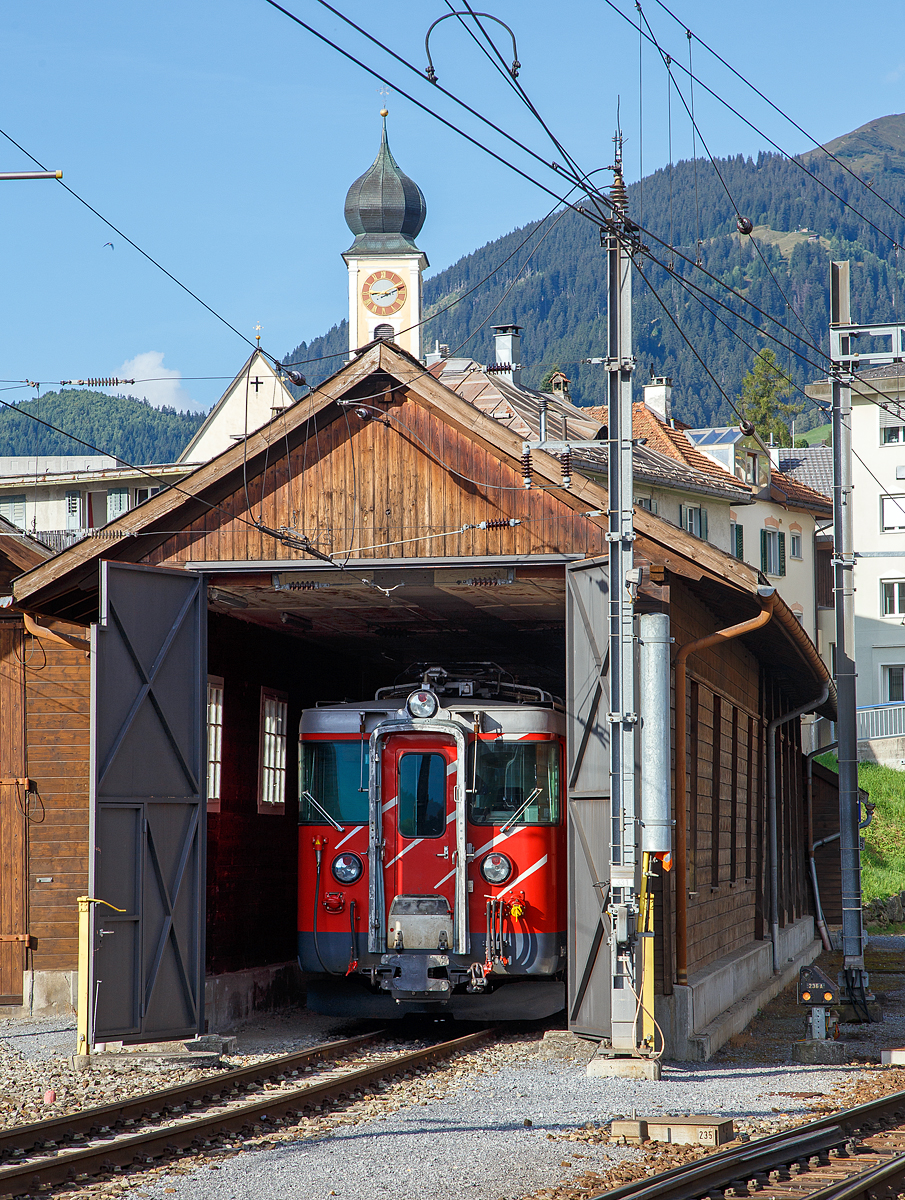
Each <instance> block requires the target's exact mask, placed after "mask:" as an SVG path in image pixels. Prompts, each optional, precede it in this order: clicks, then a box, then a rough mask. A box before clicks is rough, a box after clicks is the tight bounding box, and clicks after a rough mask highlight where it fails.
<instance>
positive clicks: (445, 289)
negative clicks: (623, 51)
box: [286, 116, 905, 429]
mask: <svg viewBox="0 0 905 1200" xmlns="http://www.w3.org/2000/svg"><path fill="white" fill-rule="evenodd" d="M832 146H833V149H834V152H835V153H836V154H838V155H839V156H840V157H842V158H843V159H844V160H846V161H847V162H848V163H850V164H851V165H852V169H856V168H857V169H858V170H859V171H861V173H862V174H864V173H865V171H866V170H867V169H869V173H870V183H871V184H872V187H865V186H863V184H862V183H861V182H859V180H858V179H855V178H852V176H851V175H849V174H847V173H846V172H845V171H843V169H842V168H841V167H839V166H838V165H836V164H834V163H833V162H832V161H831V160H829V159H828V158H826V156H825V155H821V154H819V153H818V152H814V153H813V154H810V155H808V156H806V157H807V166H808V170H810V171H811V172H813V174H815V175H816V176H817V177H818V178H819V180H821V181H823V182H824V183H826V184H828V185H829V187H830V188H831V189H832V190H833V192H835V193H836V196H833V195H832V194H830V192H829V191H827V190H825V189H824V188H823V187H822V186H821V185H820V183H818V182H817V181H816V180H814V179H810V178H808V176H807V175H806V174H805V173H804V172H803V171H802V170H801V169H800V168H799V166H797V165H796V163H794V162H791V161H789V160H788V159H785V158H783V157H782V156H780V155H777V154H760V155H758V157H757V159H756V160H754V159H751V158H747V159H746V158H744V157H743V156H741V155H738V156H737V157H734V158H727V159H719V160H717V167H718V168H719V173H720V175H722V177H723V180H724V182H725V187H724V186H723V183H721V181H720V179H719V178H718V176H717V173H716V171H715V170H714V168H713V165H712V164H711V163H710V162H709V160H706V159H698V160H697V162H696V163H694V162H681V163H678V164H676V165H675V166H673V167H672V168H664V169H663V170H659V171H657V172H655V173H654V174H653V175H651V176H648V177H647V178H645V179H644V180H643V181H642V182H641V183H640V184H635V185H633V186H632V187H630V188H629V203H630V211H631V213H632V216H633V217H634V219H635V220H637V221H638V222H639V224H641V225H642V226H643V227H644V228H645V229H647V230H649V231H650V233H651V234H653V235H655V237H657V238H660V239H662V240H663V241H664V242H666V243H671V244H673V245H674V246H675V247H676V249H677V251H678V253H680V254H683V255H685V256H686V258H688V259H691V260H692V264H693V263H694V260H695V258H696V256H697V250H696V243H697V242H698V240H699V239H700V256H701V260H702V265H703V266H704V267H705V269H706V270H707V271H709V272H710V273H711V275H713V276H716V277H717V279H718V280H720V281H722V282H724V283H727V284H730V285H731V286H732V287H734V288H736V289H737V290H738V291H740V292H741V293H742V294H743V295H744V296H745V297H746V298H747V299H748V300H750V301H751V302H752V303H753V304H754V305H756V306H757V307H758V308H760V309H762V310H763V312H764V313H765V314H766V316H761V315H760V314H759V313H757V312H756V311H755V310H753V309H751V308H749V307H747V306H745V305H743V304H740V303H739V302H738V301H736V300H734V299H733V298H732V297H729V296H728V294H727V293H726V292H725V291H724V290H723V289H722V288H721V287H720V286H719V284H717V283H714V282H713V281H712V280H707V279H706V278H705V277H703V276H702V275H701V274H700V272H696V271H695V270H694V267H693V266H689V265H688V264H687V263H684V262H682V260H681V259H680V258H679V257H678V254H677V256H676V258H675V271H674V273H670V271H669V270H667V269H666V268H667V266H668V263H669V259H670V254H669V251H668V250H666V249H664V248H663V247H662V246H660V245H658V244H657V242H656V241H655V240H654V239H653V238H650V237H648V238H645V239H644V240H645V241H646V242H647V243H648V245H649V247H650V252H651V253H650V256H648V257H647V258H645V260H644V261H643V263H642V270H643V273H644V276H645V277H646V279H647V281H648V283H649V284H650V286H648V283H645V281H644V280H642V279H641V277H640V276H639V274H638V273H637V272H636V273H635V277H634V298H635V304H634V332H635V354H636V357H637V360H638V371H637V373H636V380H637V383H638V386H639V387H640V385H641V383H643V382H644V379H645V378H646V377H647V376H648V372H649V368H650V367H652V368H653V370H654V373H655V374H657V375H669V376H672V378H673V380H674V383H675V389H676V390H675V393H674V400H675V402H676V406H677V413H678V415H680V416H681V417H683V418H684V419H685V420H688V421H691V422H693V423H694V424H706V423H711V422H722V421H727V420H729V419H730V417H731V414H730V412H729V409H728V407H727V405H726V403H725V401H724V400H723V399H722V397H721V395H720V393H719V390H718V388H717V387H716V385H715V384H714V383H713V382H712V381H711V380H710V379H709V378H708V376H707V374H706V372H705V371H704V369H703V368H702V367H701V365H700V363H699V362H698V361H697V359H696V358H695V355H694V353H693V352H692V350H691V349H690V348H689V347H688V345H687V344H686V343H685V341H684V340H683V337H682V334H680V333H679V332H678V331H677V330H676V328H675V325H673V323H672V321H671V320H670V316H671V317H672V318H673V319H674V320H675V321H676V322H677V323H678V325H679V326H680V327H681V330H682V333H684V335H685V337H687V338H688V341H690V342H691V344H692V345H693V346H694V349H695V350H696V351H697V352H698V354H700V356H701V358H703V360H704V362H705V363H706V364H707V366H708V367H709V369H710V371H711V372H712V373H713V375H714V376H715V377H716V379H717V380H718V381H719V383H720V385H721V386H722V388H723V389H724V390H725V391H726V392H727V393H728V394H729V395H730V396H731V397H733V398H734V397H735V396H736V395H737V394H738V393H739V392H740V390H741V383H742V379H743V377H744V375H745V373H746V372H747V371H748V370H750V368H751V365H752V361H753V358H754V353H755V351H756V350H760V349H761V348H763V347H765V346H771V347H772V348H773V350H774V351H775V353H776V355H777V359H778V360H779V363H780V365H781V366H782V367H783V369H784V370H787V371H788V372H789V373H790V374H791V377H792V378H793V379H794V380H795V382H796V383H797V384H799V386H803V385H804V384H805V383H807V382H809V381H810V380H812V379H816V378H818V377H820V374H821V371H822V370H823V369H824V360H823V358H822V356H821V355H820V354H819V353H818V351H817V349H816V347H821V348H823V349H827V347H828V338H827V334H826V327H827V322H828V319H829V315H828V299H827V286H828V275H829V262H830V259H831V258H839V259H843V258H848V259H851V260H852V314H853V319H854V320H856V321H859V322H869V321H880V320H889V319H896V318H899V319H901V318H903V317H905V303H903V297H902V286H903V271H905V254H903V255H902V256H901V260H900V259H899V256H898V250H897V245H896V244H898V245H905V220H903V219H902V218H901V217H899V216H897V215H896V213H894V212H892V211H891V210H890V209H889V207H887V205H886V204H884V203H883V200H881V198H880V197H881V196H883V197H885V198H886V199H887V200H889V201H890V202H891V203H892V204H893V205H894V206H895V207H896V208H897V209H899V210H900V211H902V212H905V155H903V147H905V116H894V117H885V118H882V119H880V120H877V121H873V122H870V124H869V125H867V126H864V127H863V128H862V129H861V130H856V131H855V132H854V133H852V134H847V135H845V136H844V137H842V138H838V139H837V140H836V141H835V142H834V143H832ZM727 191H728V195H727ZM837 197H838V198H837ZM427 201H428V205H430V196H428V197H427ZM846 203H847V204H850V205H851V206H852V207H853V208H854V209H857V210H858V213H855V212H852V211H850V210H849V209H847V208H846ZM859 213H860V214H861V215H860V216H859V215H858V214H859ZM739 214H740V215H742V216H744V217H747V218H748V219H749V220H750V221H752V222H753V224H754V236H755V237H756V238H757V239H758V246H759V248H760V251H761V253H762V255H763V259H764V260H765V262H766V264H767V265H765V263H764V261H762V260H761V257H760V256H759V255H758V253H757V252H756V248H755V247H754V246H753V245H752V241H751V239H749V238H742V237H740V236H739V234H738V233H737V232H736V217H737V215H739ZM862 217H863V218H866V219H862ZM871 225H873V226H876V227H877V228H872V227H871ZM531 229H532V227H531V226H527V227H525V228H524V229H516V230H514V231H513V232H512V233H509V234H506V235H505V236H504V237H501V238H499V239H497V240H496V241H494V242H490V243H488V244H487V245H486V246H483V247H481V249H479V250H475V251H474V252H473V253H471V254H468V255H466V256H465V257H463V258H461V259H460V260H459V261H458V262H456V263H454V264H453V265H452V266H451V267H448V268H446V269H445V270H443V271H440V272H439V273H437V274H436V275H434V276H432V277H431V278H430V279H429V280H427V281H426V283H425V303H426V308H427V314H428V316H430V315H431V314H435V313H437V314H439V315H437V316H435V317H434V319H433V320H430V321H428V323H427V326H426V329H425V345H427V346H433V344H434V341H435V340H437V339H438V340H440V341H441V342H444V343H446V344H448V345H449V347H450V351H451V353H453V354H456V353H460V354H463V355H469V356H472V357H474V358H476V359H477V360H478V361H480V362H491V361H493V335H492V332H491V326H492V325H494V324H501V323H503V322H510V321H512V322H516V323H517V324H519V325H522V326H524V333H523V336H522V363H523V367H524V368H525V378H526V381H527V382H528V383H530V384H534V385H536V384H537V383H539V382H540V380H541V379H542V378H543V376H544V374H545V373H546V372H547V370H548V369H549V368H550V367H551V366H553V365H557V366H559V367H561V368H562V369H563V370H564V371H565V372H566V374H567V375H569V377H570V378H571V380H572V381H573V395H574V396H575V397H576V398H577V399H578V401H579V402H580V403H585V404H597V403H601V402H602V400H603V397H604V381H603V378H602V373H601V369H600V367H594V366H582V365H581V359H582V358H588V357H592V356H599V355H601V354H604V353H605V352H606V275H605V270H604V253H603V251H602V250H601V247H600V237H599V233H598V227H597V225H596V224H595V223H594V222H593V221H592V220H588V219H587V218H586V217H583V216H580V215H578V214H576V213H573V212H566V213H565V215H562V216H561V217H559V219H557V217H556V216H554V217H553V218H551V219H550V220H548V221H546V222H544V223H543V225H542V226H539V227H537V229H536V232H535V233H534V235H533V236H531V237H530V238H529V240H528V241H527V243H526V244H525V246H524V247H523V248H522V249H521V250H520V251H519V252H518V253H517V254H516V255H515V257H514V258H512V259H511V261H510V262H508V263H506V265H505V266H503V267H502V268H501V269H499V270H498V271H496V273H495V274H493V275H492V277H491V278H490V279H488V280H487V282H486V283H484V284H483V285H482V286H480V287H479V288H478V289H477V290H476V291H475V292H474V294H473V295H471V296H467V297H466V298H465V299H463V300H462V302H461V303H459V304H456V305H455V306H454V307H453V308H451V309H450V310H449V311H448V312H444V313H442V314H441V313H440V312H439V310H441V309H443V308H444V307H445V306H447V305H448V304H450V303H451V302H452V301H454V300H456V298H457V297H458V296H461V295H462V294H463V293H464V292H466V291H467V290H468V289H469V288H470V287H472V286H474V285H475V284H476V283H478V282H479V281H480V280H482V279H483V278H484V277H485V276H487V275H489V274H490V273H491V272H492V271H493V270H494V268H496V267H498V266H499V264H500V263H502V262H503V261H504V260H505V259H506V258H507V257H508V256H509V255H510V254H511V253H512V251H513V250H514V249H515V248H516V247H517V246H518V244H519V243H520V242H521V241H522V240H523V239H524V238H525V237H526V235H527V234H529V233H530V231H531ZM884 234H885V235H886V236H884ZM420 241H421V242H422V243H423V245H424V247H425V248H426V249H428V250H429V247H430V220H429V219H428V224H427V228H426V231H425V233H423V234H422V235H421V238H420ZM655 259H659V260H660V262H659V263H657V262H656V261H654V260H655ZM768 267H769V270H768ZM770 271H772V273H773V275H774V276H775V277H776V282H774V280H773V279H772V278H771V275H770ZM683 279H689V280H693V281H694V282H695V283H697V284H698V285H699V286H701V287H705V288H707V289H708V290H709V291H710V292H712V294H713V295H714V296H716V297H717V298H718V299H719V300H721V301H723V302H724V303H729V304H730V305H734V306H735V307H736V308H737V310H738V311H739V312H740V313H742V315H743V316H744V317H746V318H747V320H749V321H751V322H752V323H753V328H752V326H750V325H746V324H745V323H744V322H743V321H742V320H740V319H738V318H737V317H735V316H733V315H731V314H730V313H727V312H726V311H725V310H724V309H721V308H719V307H718V305H717V304H715V303H713V302H708V304H707V307H705V306H704V305H703V304H701V303H700V302H699V301H698V300H696V299H694V298H693V297H692V296H691V295H690V294H689V292H688V291H687V290H685V288H684V287H683V284H682V280H683ZM514 281H515V282H514ZM513 284H514V286H513ZM777 284H778V286H777ZM510 287H511V291H509V292H508V295H505V298H504V293H506V291H507V289H509V288H510ZM780 288H781V289H782V292H783V293H785V298H784V297H783V295H782V294H781V292H780ZM651 289H655V291H656V296H655V294H654V291H652V290H651ZM657 296H659V300H658V299H657ZM786 299H787V300H788V301H789V303H790V304H791V307H792V311H789V309H788V307H787V304H786ZM708 308H709V310H710V311H708ZM664 309H665V310H666V311H664ZM667 312H668V313H669V314H670V315H667ZM769 317H773V318H776V319H777V320H778V321H780V322H782V324H783V325H784V326H786V327H787V328H789V329H791V330H793V331H794V332H795V333H797V334H799V335H800V336H801V337H802V338H803V339H805V341H806V342H810V343H811V348H809V347H808V346H807V345H806V344H805V342H803V341H798V340H794V341H792V343H791V351H790V350H789V349H788V348H783V347H782V346H777V345H776V344H775V343H774V342H771V341H770V340H769V338H768V337H767V336H765V334H766V333H773V334H776V335H777V336H779V338H780V340H781V341H784V342H785V345H786V347H788V345H789V342H790V339H789V338H788V337H787V336H786V335H785V334H783V332H782V331H781V330H778V329H777V327H776V326H775V325H773V324H771V322H770V320H769V319H768V318H769ZM721 320H723V321H726V322H727V324H728V325H729V326H730V328H728V329H727V328H726V327H725V326H724V325H722V324H721V323H720V322H721ZM736 335H739V336H740V337H742V338H744V339H745V341H747V342H748V343H750V347H749V346H746V345H744V344H743V343H742V342H741V341H740V340H739V337H738V336H736ZM347 338H348V333H347V328H346V324H345V322H343V323H342V324H340V325H336V326H334V327H333V328H332V329H331V330H330V331H329V333H327V334H325V335H324V336H323V337H319V338H315V339H314V340H312V341H311V342H310V343H308V344H306V343H304V342H303V343H301V344H300V345H299V346H298V347H296V349H295V350H293V351H292V352H291V353H290V354H288V355H287V356H286V361H299V360H304V359H318V358H320V357H321V356H323V355H329V354H341V353H342V352H343V351H344V350H345V348H346V346H347ZM795 352H797V354H798V355H801V356H803V357H797V356H796V353H795ZM342 361H343V360H342V358H341V357H336V358H327V359H325V360H323V361H320V362H310V364H309V366H308V367H303V368H302V370H303V371H304V372H305V374H306V375H307V376H308V378H309V379H311V380H312V381H319V380H321V379H323V378H325V377H326V376H327V375H329V374H332V372H333V371H334V370H336V369H337V368H338V367H339V366H340V365H341V364H342ZM824 420H825V417H823V416H822V415H821V414H819V413H817V412H816V411H815V410H813V409H812V410H811V412H810V413H806V414H805V419H804V420H801V421H800V426H799V427H800V428H801V429H805V428H807V427H808V426H809V425H811V424H822V423H823V421H824Z"/></svg>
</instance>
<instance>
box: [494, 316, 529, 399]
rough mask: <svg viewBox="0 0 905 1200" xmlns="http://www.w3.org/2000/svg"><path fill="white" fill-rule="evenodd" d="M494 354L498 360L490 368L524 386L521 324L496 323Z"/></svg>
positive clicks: (511, 381) (519, 385)
mask: <svg viewBox="0 0 905 1200" xmlns="http://www.w3.org/2000/svg"><path fill="white" fill-rule="evenodd" d="M493 332H494V354H495V356H496V361H495V362H494V363H493V365H492V366H491V367H489V368H488V370H490V371H491V372H492V373H493V374H495V375H500V376H501V377H502V378H503V379H508V380H509V382H510V383H513V384H515V386H516V387H521V386H522V339H521V336H520V334H521V332H522V327H521V325H494V326H493Z"/></svg>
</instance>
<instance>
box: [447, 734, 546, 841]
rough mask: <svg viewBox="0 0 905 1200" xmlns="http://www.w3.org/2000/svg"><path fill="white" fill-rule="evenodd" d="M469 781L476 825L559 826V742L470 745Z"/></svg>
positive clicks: (471, 817)
mask: <svg viewBox="0 0 905 1200" xmlns="http://www.w3.org/2000/svg"><path fill="white" fill-rule="evenodd" d="M475 755H477V759H476V758H475ZM467 780H468V782H467V784H466V787H467V789H468V818H469V820H470V821H472V822H473V823H474V824H475V825H505V824H506V823H507V822H508V821H511V822H512V824H513V825H558V824H559V810H560V798H559V790H560V752H559V743H558V742H501V741H497V742H480V741H479V742H473V743H472V744H471V746H469V748H468V776H467Z"/></svg>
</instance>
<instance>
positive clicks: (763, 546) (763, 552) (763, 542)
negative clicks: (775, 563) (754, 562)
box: [760, 529, 769, 575]
mask: <svg viewBox="0 0 905 1200" xmlns="http://www.w3.org/2000/svg"><path fill="white" fill-rule="evenodd" d="M768 537H769V534H768V533H767V531H766V529H762V530H761V531H760V569H761V570H762V571H763V573H764V574H765V575H766V573H767V538H768Z"/></svg>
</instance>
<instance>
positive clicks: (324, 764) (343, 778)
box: [299, 741, 368, 825]
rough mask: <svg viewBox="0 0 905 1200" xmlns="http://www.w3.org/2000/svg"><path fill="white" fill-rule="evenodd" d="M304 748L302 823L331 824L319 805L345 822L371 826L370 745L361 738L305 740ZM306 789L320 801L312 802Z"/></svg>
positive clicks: (301, 773)
mask: <svg viewBox="0 0 905 1200" xmlns="http://www.w3.org/2000/svg"><path fill="white" fill-rule="evenodd" d="M300 749H301V754H300V755H299V824H300V825H325V824H327V822H326V820H325V818H324V813H323V812H320V811H319V810H318V807H317V805H318V804H319V805H320V807H321V809H323V810H324V811H325V812H328V813H329V814H330V816H331V817H332V818H333V820H334V821H339V822H340V824H341V825H367V823H368V747H367V745H365V746H362V744H361V742H358V741H355V742H302V744H301V747H300ZM361 788H364V791H361V790H359V789H361ZM305 792H308V793H309V795H310V796H313V797H314V799H315V800H316V801H317V804H312V803H311V800H310V799H308V797H307V796H306V795H305Z"/></svg>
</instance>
